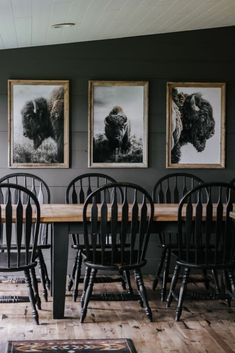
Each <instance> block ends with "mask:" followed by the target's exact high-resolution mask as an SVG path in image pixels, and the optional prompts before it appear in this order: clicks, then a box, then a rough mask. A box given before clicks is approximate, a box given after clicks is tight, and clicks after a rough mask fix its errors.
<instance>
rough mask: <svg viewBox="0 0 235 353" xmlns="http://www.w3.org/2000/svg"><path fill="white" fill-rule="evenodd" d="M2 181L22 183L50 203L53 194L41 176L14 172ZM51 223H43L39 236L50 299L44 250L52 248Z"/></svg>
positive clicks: (41, 201)
mask: <svg viewBox="0 0 235 353" xmlns="http://www.w3.org/2000/svg"><path fill="white" fill-rule="evenodd" d="M0 183H13V184H16V185H21V186H24V187H25V188H27V189H28V190H30V191H31V192H32V193H33V194H34V195H35V196H36V197H37V199H38V202H39V204H43V203H50V202H51V196H50V190H49V187H48V185H47V184H46V183H45V181H44V180H42V179H41V178H40V177H38V176H37V175H34V174H29V173H12V174H8V175H5V176H4V177H2V178H1V179H0ZM51 231H52V228H51V225H48V224H41V225H40V230H39V238H38V252H37V254H38V260H39V268H40V274H41V282H42V287H43V296H44V298H45V300H46V301H48V291H47V289H50V279H49V276H48V270H47V266H46V262H45V260H44V255H43V250H44V249H50V248H51V244H50V240H51Z"/></svg>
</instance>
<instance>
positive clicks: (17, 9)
mask: <svg viewBox="0 0 235 353" xmlns="http://www.w3.org/2000/svg"><path fill="white" fill-rule="evenodd" d="M59 22H75V23H76V26H74V27H71V28H64V29H54V28H52V27H51V25H53V24H55V23H59ZM234 25H235V0H0V49H7V48H19V47H29V46H38V45H49V44H61V43H71V42H81V41H90V40H99V39H109V38H122V37H132V36H140V35H146V34H157V33H169V32H178V31H188V30H194V29H204V28H215V27H224V26H234Z"/></svg>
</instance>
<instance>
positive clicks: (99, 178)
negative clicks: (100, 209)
mask: <svg viewBox="0 0 235 353" xmlns="http://www.w3.org/2000/svg"><path fill="white" fill-rule="evenodd" d="M113 182H116V180H115V179H114V178H112V177H110V176H109V175H106V174H102V173H86V174H81V175H79V176H77V177H76V178H74V179H73V180H71V182H70V183H69V185H68V187H67V189H66V196H65V197H66V203H69V204H83V203H84V202H85V200H86V198H87V196H89V195H90V194H91V193H92V192H93V191H95V190H97V189H99V188H100V187H101V186H103V185H106V184H108V183H113ZM99 197H100V195H99V194H97V202H98V201H99ZM71 236H72V249H75V250H76V256H75V260H74V265H73V269H72V274H71V275H70V280H69V283H68V290H69V291H70V290H71V289H72V287H73V299H74V301H76V300H77V297H78V285H79V282H80V281H81V266H82V251H83V248H84V241H83V234H71Z"/></svg>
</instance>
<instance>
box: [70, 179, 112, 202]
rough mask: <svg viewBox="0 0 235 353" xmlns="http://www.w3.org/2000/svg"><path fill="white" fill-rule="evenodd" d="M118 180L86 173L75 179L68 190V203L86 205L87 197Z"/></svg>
mask: <svg viewBox="0 0 235 353" xmlns="http://www.w3.org/2000/svg"><path fill="white" fill-rule="evenodd" d="M114 182H116V180H115V179H114V178H112V177H110V176H109V175H106V174H103V173H86V174H81V175H79V176H77V177H76V178H74V179H73V180H72V181H71V182H70V183H69V185H68V187H67V189H66V203H75V204H76V203H84V202H85V199H86V197H87V196H88V195H89V194H91V193H92V192H93V191H94V190H96V189H98V188H100V187H101V186H103V185H105V184H108V183H114Z"/></svg>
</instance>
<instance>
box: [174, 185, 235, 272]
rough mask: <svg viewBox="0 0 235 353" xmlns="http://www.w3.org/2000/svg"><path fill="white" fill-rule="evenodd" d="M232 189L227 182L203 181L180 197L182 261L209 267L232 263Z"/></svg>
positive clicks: (179, 225) (179, 244)
mask: <svg viewBox="0 0 235 353" xmlns="http://www.w3.org/2000/svg"><path fill="white" fill-rule="evenodd" d="M234 191H235V187H234V186H232V185H230V184H228V183H204V184H201V185H199V186H197V187H195V188H194V189H193V190H191V191H189V192H188V193H187V194H186V195H185V196H184V197H183V199H182V200H181V201H180V204H179V209H178V247H179V258H180V259H181V260H183V261H185V262H190V263H194V264H195V265H199V266H200V265H206V266H212V267H213V266H217V267H219V266H223V265H225V264H226V265H229V264H231V263H232V261H233V259H234V250H235V237H234V235H235V234H234V230H235V229H234V222H233V221H232V219H231V217H230V216H229V213H230V211H232V209H233V203H232V198H231V195H232V193H233V192H234ZM192 200H196V202H194V201H192Z"/></svg>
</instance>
